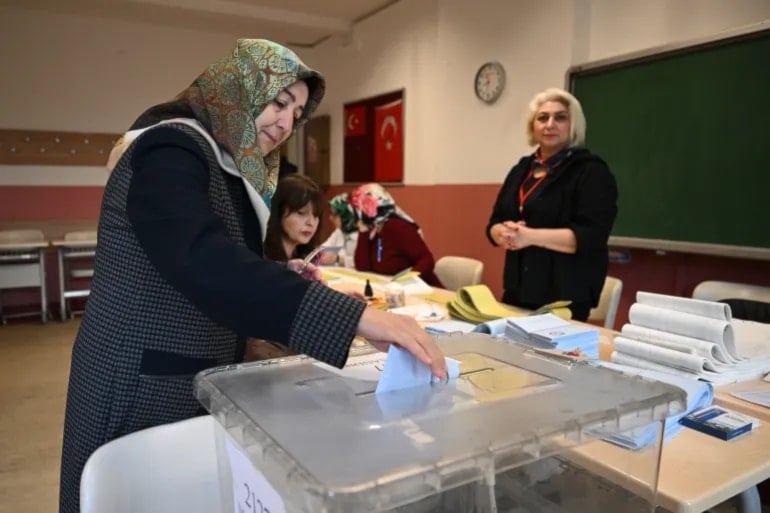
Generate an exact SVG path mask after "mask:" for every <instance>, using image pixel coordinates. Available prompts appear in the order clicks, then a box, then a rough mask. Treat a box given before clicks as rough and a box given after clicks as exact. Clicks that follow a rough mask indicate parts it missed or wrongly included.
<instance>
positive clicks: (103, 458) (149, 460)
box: [80, 415, 222, 513]
mask: <svg viewBox="0 0 770 513" xmlns="http://www.w3.org/2000/svg"><path fill="white" fill-rule="evenodd" d="M215 422H216V421H215V420H214V419H213V418H212V417H211V416H209V415H206V416H203V417H196V418H193V419H189V420H183V421H180V422H175V423H173V424H166V425H163V426H157V427H153V428H149V429H144V430H142V431H137V432H135V433H131V434H129V435H126V436H124V437H121V438H118V439H115V440H113V441H111V442H108V443H106V444H105V445H103V446H101V447H100V448H99V449H97V450H96V451H95V452H94V453H93V454H92V455H91V457H90V458H89V459H88V461H87V462H86V465H85V467H84V469H83V476H82V478H81V480H80V512H81V513H103V512H105V511H109V512H111V513H129V512H131V513H150V512H152V513H155V512H158V511H163V512H166V513H183V512H184V513H198V512H200V513H204V512H205V513H220V512H221V511H222V499H221V493H220V487H219V477H218V475H219V474H218V470H217V451H216V442H215V436H214V429H215Z"/></svg>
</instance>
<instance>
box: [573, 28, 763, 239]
mask: <svg viewBox="0 0 770 513" xmlns="http://www.w3.org/2000/svg"><path fill="white" fill-rule="evenodd" d="M569 82H570V88H571V90H572V92H573V93H574V94H575V96H576V97H577V98H578V99H579V100H580V102H581V104H582V105H583V109H584V111H585V115H586V120H587V123H588V130H587V137H586V146H588V148H590V149H591V150H592V151H593V152H595V153H597V154H598V155H600V156H601V157H603V158H604V159H605V160H606V161H607V162H608V164H609V165H610V168H611V169H612V171H613V172H614V173H615V176H616V178H617V181H618V188H619V191H620V197H619V205H618V206H619V213H618V218H617V220H616V222H615V228H614V229H613V233H612V234H613V235H614V236H618V237H634V238H640V239H662V240H669V241H684V242H694V243H705V244H720V245H728V246H743V247H750V248H770V223H769V222H768V221H770V30H764V31H761V32H754V33H752V34H747V35H742V36H740V37H735V38H731V39H729V40H721V41H712V42H709V43H707V44H702V45H698V46H692V47H688V48H680V49H677V50H672V51H668V52H665V53H660V54H657V55H652V56H644V57H638V58H635V59H633V60H627V61H624V62H617V63H606V64H601V63H599V64H598V65H586V66H584V67H580V66H577V67H575V68H572V69H571V70H570V74H569Z"/></svg>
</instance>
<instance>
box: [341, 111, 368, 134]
mask: <svg viewBox="0 0 770 513" xmlns="http://www.w3.org/2000/svg"><path fill="white" fill-rule="evenodd" d="M360 135H366V105H356V106H355V107H347V108H345V137H356V136H360Z"/></svg>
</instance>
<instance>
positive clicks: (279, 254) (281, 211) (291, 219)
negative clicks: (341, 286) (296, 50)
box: [265, 174, 323, 262]
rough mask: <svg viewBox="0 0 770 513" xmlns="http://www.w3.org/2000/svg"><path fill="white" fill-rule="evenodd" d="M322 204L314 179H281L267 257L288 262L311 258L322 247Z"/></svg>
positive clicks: (269, 225) (269, 226) (270, 222)
mask: <svg viewBox="0 0 770 513" xmlns="http://www.w3.org/2000/svg"><path fill="white" fill-rule="evenodd" d="M322 200H323V193H322V192H321V188H320V187H318V184H316V183H315V182H314V181H313V180H312V179H311V178H308V177H307V176H305V175H298V174H292V175H289V176H287V177H285V178H283V179H281V180H280V181H279V182H278V187H277V188H276V190H275V196H273V201H272V203H271V206H270V219H269V220H268V222H267V235H266V236H265V257H267V258H269V259H270V260H275V261H278V262H286V261H288V260H291V259H292V258H305V257H306V256H307V255H308V254H310V252H311V251H313V250H314V249H315V248H316V246H318V238H319V230H318V226H319V222H320V215H321V210H322V209H323V207H322V205H323V204H322Z"/></svg>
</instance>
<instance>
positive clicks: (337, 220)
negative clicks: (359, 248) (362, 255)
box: [321, 192, 358, 267]
mask: <svg viewBox="0 0 770 513" xmlns="http://www.w3.org/2000/svg"><path fill="white" fill-rule="evenodd" d="M329 219H331V221H332V223H333V224H334V226H335V229H334V231H333V232H332V233H331V235H329V238H328V239H326V240H325V241H324V243H323V244H321V246H325V247H330V248H332V247H335V248H342V249H340V250H339V251H338V252H337V255H336V258H335V257H334V255H333V254H331V253H328V254H324V256H322V259H321V263H323V264H333V263H335V262H336V263H338V264H340V265H344V266H345V267H355V262H354V255H355V253H356V244H357V243H358V224H357V218H356V212H355V211H354V210H353V207H352V206H351V205H350V201H349V195H348V193H347V192H343V193H340V194H337V195H336V196H334V197H333V198H332V199H330V200H329Z"/></svg>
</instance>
